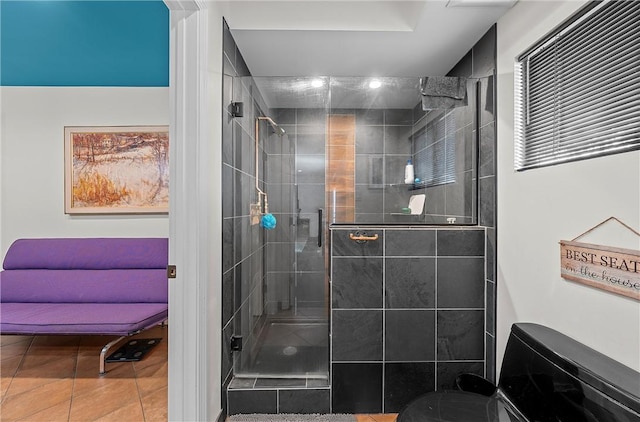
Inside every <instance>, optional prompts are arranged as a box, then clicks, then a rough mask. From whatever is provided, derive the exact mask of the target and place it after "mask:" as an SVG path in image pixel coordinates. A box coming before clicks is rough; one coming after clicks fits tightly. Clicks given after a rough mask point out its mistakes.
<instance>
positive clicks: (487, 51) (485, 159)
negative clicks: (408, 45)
mask: <svg viewBox="0 0 640 422" xmlns="http://www.w3.org/2000/svg"><path fill="white" fill-rule="evenodd" d="M448 75H449V76H466V77H468V78H470V80H478V84H477V87H476V90H475V91H473V92H470V97H469V101H477V104H478V113H477V115H476V116H475V119H476V120H477V122H478V124H477V127H478V128H479V131H480V133H479V136H478V139H479V140H478V153H477V159H476V160H477V167H478V172H477V175H478V201H477V202H478V226H480V227H484V228H485V229H486V239H485V243H486V280H485V283H486V286H485V288H486V292H487V294H486V298H485V301H486V303H485V307H486V315H485V327H486V329H485V342H486V345H487V360H486V368H485V370H486V374H487V375H486V376H487V378H488V379H489V380H491V381H493V382H495V381H496V352H495V344H496V340H495V324H496V268H497V262H496V250H497V249H496V248H497V245H496V218H497V216H496V164H495V163H496V139H497V137H496V114H495V110H496V108H495V102H494V99H495V98H496V95H495V83H494V81H495V78H496V26H495V25H493V26H492V27H491V28H490V29H489V30H488V31H487V32H486V33H485V34H484V35H483V36H482V38H481V39H480V40H479V41H478V42H477V43H476V44H475V45H474V46H473V48H472V49H471V50H470V51H469V52H468V53H467V54H466V55H465V56H464V57H463V58H462V59H461V60H460V61H459V62H458V63H457V64H456V65H455V66H454V67H453V69H452V70H451V71H450V72H449V74H448ZM473 136H474V139H475V137H476V134H475V133H474V134H473Z"/></svg>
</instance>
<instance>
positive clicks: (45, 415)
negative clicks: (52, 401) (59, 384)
mask: <svg viewBox="0 0 640 422" xmlns="http://www.w3.org/2000/svg"><path fill="white" fill-rule="evenodd" d="M70 407H71V400H67V401H65V402H62V403H60V404H58V405H55V406H53V407H49V408H47V409H44V410H42V411H40V412H37V413H34V414H33V415H29V416H27V417H26V418H25V419H19V420H20V421H24V422H67V421H68V420H69V408H70ZM3 421H4V419H3Z"/></svg>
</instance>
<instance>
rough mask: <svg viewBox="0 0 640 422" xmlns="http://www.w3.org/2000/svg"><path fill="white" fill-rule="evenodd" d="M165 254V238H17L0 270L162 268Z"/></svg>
mask: <svg viewBox="0 0 640 422" xmlns="http://www.w3.org/2000/svg"><path fill="white" fill-rule="evenodd" d="M168 251H169V241H168V239H166V238H59V239H18V240H16V241H15V242H13V244H12V245H11V246H10V247H9V250H8V251H7V254H6V256H5V258H4V264H3V268H4V269H6V270H17V269H36V268H37V269H50V270H63V269H86V270H100V269H125V268H163V269H166V268H167V263H168V256H169V255H168Z"/></svg>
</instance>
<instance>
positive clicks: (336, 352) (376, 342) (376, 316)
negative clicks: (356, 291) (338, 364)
mask: <svg viewBox="0 0 640 422" xmlns="http://www.w3.org/2000/svg"><path fill="white" fill-rule="evenodd" d="M331 315H332V321H331V326H332V330H331V340H332V341H331V343H332V352H333V360H334V362H335V361H372V360H376V361H377V360H382V311H346V310H334V311H333V312H332V314H331Z"/></svg>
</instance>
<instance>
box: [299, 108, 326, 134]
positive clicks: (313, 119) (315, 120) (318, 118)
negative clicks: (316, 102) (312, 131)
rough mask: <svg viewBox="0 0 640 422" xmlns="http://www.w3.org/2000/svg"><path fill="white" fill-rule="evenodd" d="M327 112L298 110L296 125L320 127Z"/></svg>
mask: <svg viewBox="0 0 640 422" xmlns="http://www.w3.org/2000/svg"><path fill="white" fill-rule="evenodd" d="M326 115H327V110H326V109H324V108H298V109H296V119H297V120H296V123H297V124H298V125H318V124H319V125H322V127H323V130H324V124H325V121H326Z"/></svg>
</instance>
